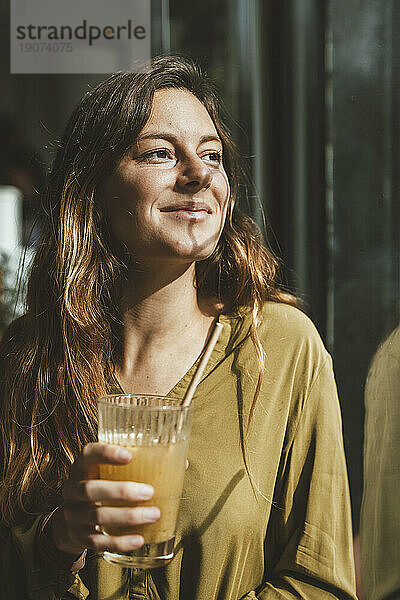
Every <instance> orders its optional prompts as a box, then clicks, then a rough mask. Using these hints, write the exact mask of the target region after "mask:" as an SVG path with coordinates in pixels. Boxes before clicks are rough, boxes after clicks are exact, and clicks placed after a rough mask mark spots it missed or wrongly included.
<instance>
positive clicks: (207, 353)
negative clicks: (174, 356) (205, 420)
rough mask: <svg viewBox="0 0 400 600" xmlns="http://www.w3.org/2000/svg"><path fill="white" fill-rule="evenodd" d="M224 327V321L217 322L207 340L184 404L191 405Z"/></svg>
mask: <svg viewBox="0 0 400 600" xmlns="http://www.w3.org/2000/svg"><path fill="white" fill-rule="evenodd" d="M223 327H224V326H223V325H222V323H215V327H214V330H213V332H212V334H211V337H210V339H209V340H208V342H207V345H206V349H205V352H204V354H203V357H202V359H201V361H200V362H199V364H198V365H197V369H196V371H195V373H194V375H193V377H192V381H191V382H190V384H189V387H188V389H187V390H186V394H185V396H184V398H183V401H182V406H189V404H190V402H191V401H192V398H193V394H194V393H195V391H196V388H197V386H198V385H199V383H200V379H201V377H202V375H203V373H204V369H205V368H206V366H207V363H208V359H209V358H210V356H211V352H212V351H213V350H214V346H215V344H216V343H217V340H218V338H219V336H220V333H221V331H222V329H223Z"/></svg>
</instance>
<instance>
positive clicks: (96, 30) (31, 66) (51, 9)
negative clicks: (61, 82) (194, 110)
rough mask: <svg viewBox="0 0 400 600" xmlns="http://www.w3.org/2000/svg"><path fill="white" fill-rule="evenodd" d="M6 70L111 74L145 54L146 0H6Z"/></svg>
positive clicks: (147, 35)
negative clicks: (7, 62) (9, 12)
mask: <svg viewBox="0 0 400 600" xmlns="http://www.w3.org/2000/svg"><path fill="white" fill-rule="evenodd" d="M10 7H11V14H10V17H11V18H10V73H56V74H60V73H65V74H73V73H102V74H106V73H115V72H116V71H132V70H135V69H136V68H138V69H139V68H140V66H141V64H143V61H148V60H149V59H150V57H151V48H152V43H151V8H152V2H151V1H150V0H112V1H111V0H83V1H82V0H68V2H66V0H10Z"/></svg>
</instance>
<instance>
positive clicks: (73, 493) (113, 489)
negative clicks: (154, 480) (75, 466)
mask: <svg viewBox="0 0 400 600" xmlns="http://www.w3.org/2000/svg"><path fill="white" fill-rule="evenodd" d="M153 495H154V488H153V487H152V486H151V485H147V484H145V483H135V482H132V481H106V480H103V479H88V480H84V481H78V482H77V481H74V480H72V481H71V480H70V481H67V482H66V483H65V485H64V488H63V496H64V500H65V501H66V502H69V503H71V502H101V501H102V502H105V501H109V502H118V501H119V502H121V503H125V506H126V503H129V502H141V501H144V500H150V498H152V497H153Z"/></svg>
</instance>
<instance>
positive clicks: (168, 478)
mask: <svg viewBox="0 0 400 600" xmlns="http://www.w3.org/2000/svg"><path fill="white" fill-rule="evenodd" d="M98 414H99V418H98V423H99V425H98V432H99V441H100V442H103V443H106V444H116V445H118V446H124V448H126V449H127V450H129V451H130V452H131V453H132V460H131V461H130V462H129V463H128V464H125V465H100V479H106V480H113V481H134V482H138V483H147V484H150V485H152V486H153V488H154V496H153V497H152V498H151V500H147V501H140V502H132V503H127V502H126V501H124V502H122V501H121V502H113V503H111V502H108V503H107V506H146V505H147V506H158V508H159V509H160V511H161V517H160V519H159V520H158V521H157V522H156V523H148V524H145V525H135V526H126V527H114V526H113V527H107V528H102V531H103V533H105V534H109V535H130V534H140V535H142V536H143V538H144V545H143V546H142V547H141V548H138V549H136V550H132V551H130V552H127V553H124V554H122V553H116V552H104V558H105V559H106V560H107V561H108V562H111V563H116V564H119V565H121V566H124V567H138V568H141V569H150V568H153V567H158V566H162V565H165V564H167V563H168V562H169V561H170V560H171V559H172V558H173V548H174V541H175V529H176V522H177V517H178V510H179V503H180V498H181V495H182V487H183V479H184V475H185V463H186V457H187V453H188V445H189V434H190V425H191V416H192V407H191V405H189V406H185V407H184V406H182V405H181V400H178V399H176V398H168V397H165V396H154V395H142V394H120V395H117V394H113V395H109V396H103V397H101V398H99V399H98Z"/></svg>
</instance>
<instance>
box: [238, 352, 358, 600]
mask: <svg viewBox="0 0 400 600" xmlns="http://www.w3.org/2000/svg"><path fill="white" fill-rule="evenodd" d="M282 462H283V464H282V466H281V471H280V477H279V481H280V482H281V484H280V489H277V492H276V494H275V498H274V500H275V501H274V506H273V507H272V511H271V517H270V520H269V524H268V528H267V534H266V539H265V557H266V561H265V564H266V576H265V582H264V584H263V585H262V586H261V587H260V588H259V589H257V590H254V591H252V592H250V593H249V594H247V595H246V596H245V597H244V598H245V599H246V600H250V599H258V600H295V599H299V598H302V599H303V600H328V599H334V598H336V599H340V600H354V599H355V598H356V595H355V573H354V558H353V539H352V522H351V509H350V496H349V489H348V480H347V470H346V461H345V455H344V448H343V437H342V424H341V414H340V407H339V402H338V398H337V392H336V385H335V380H334V376H333V370H332V361H331V358H330V356H329V355H328V356H327V359H326V360H325V362H324V364H323V366H322V367H321V369H320V371H319V373H318V375H317V376H316V379H315V380H314V382H313V384H312V386H311V389H310V390H309V393H308V396H307V398H306V400H305V402H304V405H303V409H302V413H301V416H300V418H299V422H298V425H297V429H296V432H295V435H294V437H293V439H292V442H291V445H290V447H289V451H288V452H287V453H285V458H284V459H283V460H282ZM244 598H243V600H244Z"/></svg>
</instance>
